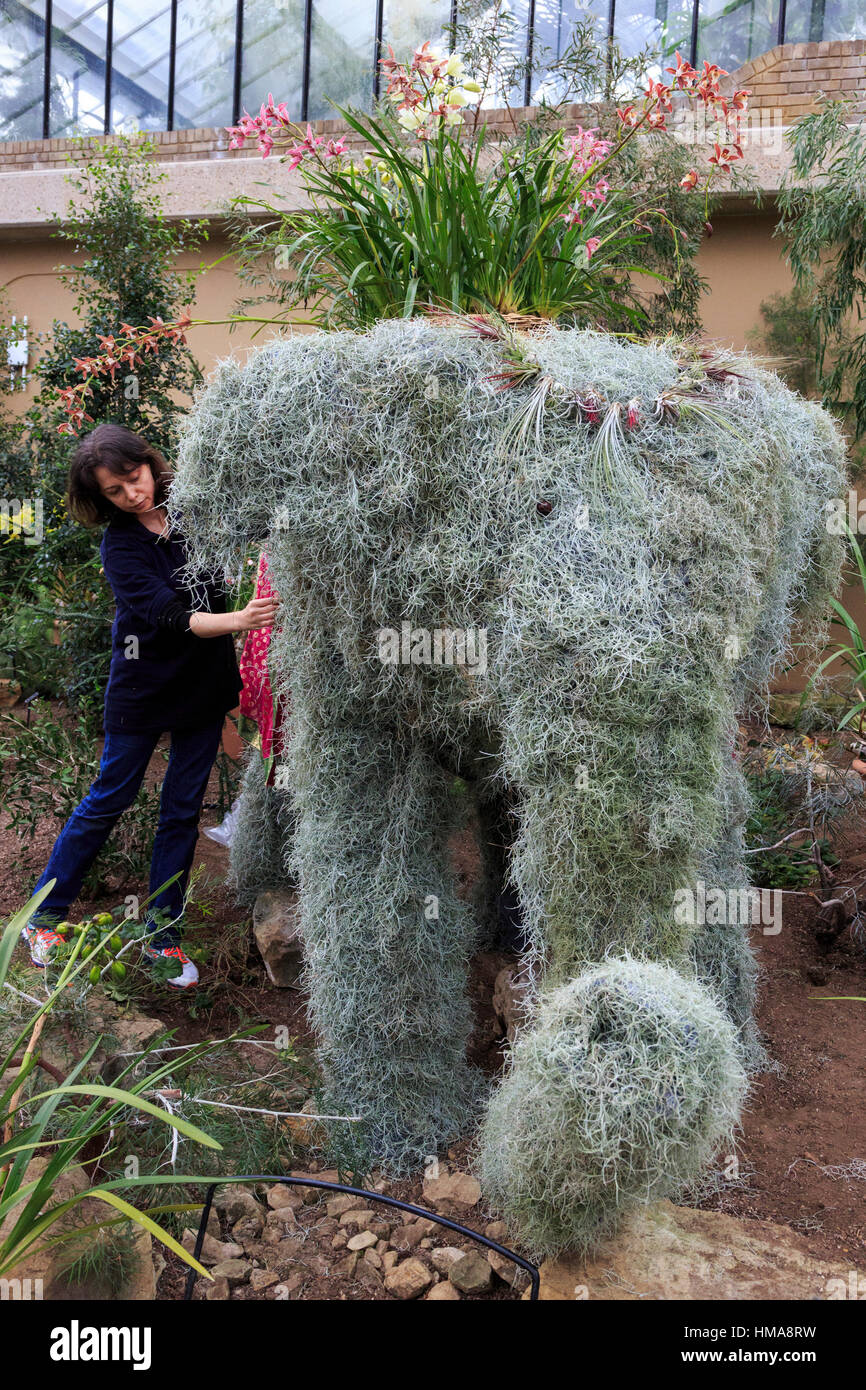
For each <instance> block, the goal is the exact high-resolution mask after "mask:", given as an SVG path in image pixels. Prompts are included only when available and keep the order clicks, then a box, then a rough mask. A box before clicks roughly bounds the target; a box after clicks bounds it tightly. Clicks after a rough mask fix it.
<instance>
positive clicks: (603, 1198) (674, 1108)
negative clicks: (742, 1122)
mask: <svg viewBox="0 0 866 1390" xmlns="http://www.w3.org/2000/svg"><path fill="white" fill-rule="evenodd" d="M746 1088H747V1082H746V1076H745V1072H744V1070H743V1067H742V1064H741V1060H740V1048H739V1046H738V1039H737V1035H736V1031H735V1029H734V1027H733V1025H732V1024H731V1022H730V1020H729V1019H728V1018H727V1017H726V1016H725V1014H723V1013H722V1011H721V1010H720V1009H719V1007H718V1005H717V1004H716V1002H715V1000H714V998H713V996H712V995H711V994H710V992H709V991H708V990H707V989H705V988H704V986H703V985H701V984H698V983H697V982H696V981H694V980H690V979H686V978H684V977H683V976H681V975H679V974H678V973H677V972H676V971H675V970H674V969H672V968H671V967H670V966H667V965H660V964H655V963H653V962H649V961H643V960H637V959H632V958H625V959H609V960H606V961H604V962H603V963H602V964H600V965H597V966H594V967H593V968H591V969H589V970H586V971H584V972H583V973H582V974H581V975H578V976H577V977H576V978H575V979H573V980H570V981H569V982H568V983H567V984H565V985H562V986H560V987H558V988H557V989H555V990H553V991H551V992H550V993H549V994H547V995H546V996H544V997H542V999H541V1000H540V1001H539V1005H538V1009H537V1013H536V1017H535V1020H534V1022H533V1024H532V1025H531V1026H529V1027H527V1028H526V1029H525V1030H524V1031H522V1032H521V1033H520V1034H519V1035H518V1038H517V1042H516V1044H515V1047H514V1052H513V1054H512V1059H511V1063H510V1067H509V1070H508V1073H507V1075H506V1076H505V1079H504V1080H503V1082H502V1083H501V1085H500V1086H499V1088H498V1090H497V1091H496V1092H495V1094H494V1095H493V1097H492V1099H491V1102H490V1105H489V1108H488V1111H487V1114H486V1117H485V1119H484V1122H483V1125H482V1129H481V1163H480V1168H481V1172H480V1176H481V1183H482V1187H483V1189H484V1194H485V1197H486V1198H487V1200H488V1201H489V1202H490V1203H491V1204H492V1205H495V1206H497V1207H499V1209H500V1210H501V1211H502V1212H503V1215H504V1217H505V1219H506V1221H507V1222H508V1223H509V1225H510V1226H511V1227H512V1229H513V1231H514V1234H515V1235H516V1236H517V1237H518V1238H519V1239H520V1240H521V1241H522V1242H523V1243H524V1245H525V1246H526V1247H527V1248H528V1249H529V1250H531V1251H532V1253H533V1254H534V1255H535V1256H536V1257H538V1258H543V1257H545V1256H548V1255H552V1254H556V1253H558V1252H560V1251H562V1250H565V1249H569V1250H576V1251H580V1252H585V1251H587V1250H589V1249H591V1248H592V1247H593V1246H594V1245H595V1244H597V1243H598V1241H599V1240H600V1239H602V1238H603V1237H604V1236H605V1235H607V1234H609V1233H610V1232H611V1230H613V1229H614V1227H615V1226H616V1223H617V1220H618V1218H619V1216H620V1215H621V1213H622V1212H623V1211H625V1210H626V1209H628V1208H629V1207H630V1206H633V1205H635V1204H636V1203H638V1202H647V1201H651V1200H656V1199H658V1198H660V1197H674V1196H676V1195H678V1194H679V1193H680V1192H681V1191H682V1189H683V1188H684V1187H685V1186H686V1185H687V1184H688V1183H690V1182H693V1181H694V1180H695V1179H696V1178H697V1177H698V1176H699V1175H700V1173H701V1172H702V1170H703V1169H704V1168H705V1167H706V1166H707V1164H708V1163H709V1162H710V1160H711V1159H712V1157H713V1155H714V1153H715V1152H716V1150H717V1149H718V1147H719V1145H720V1144H721V1143H722V1142H723V1140H724V1139H725V1138H726V1137H728V1136H730V1135H731V1133H732V1131H733V1128H734V1126H735V1125H736V1123H737V1120H738V1118H739V1113H740V1107H741V1105H742V1102H743V1099H744V1097H745V1093H746Z"/></svg>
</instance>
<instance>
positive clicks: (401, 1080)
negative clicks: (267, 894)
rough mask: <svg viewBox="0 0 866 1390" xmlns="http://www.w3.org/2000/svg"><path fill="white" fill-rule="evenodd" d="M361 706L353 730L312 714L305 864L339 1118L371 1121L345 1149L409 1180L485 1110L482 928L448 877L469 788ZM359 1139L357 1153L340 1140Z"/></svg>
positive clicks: (318, 1006) (349, 720) (299, 740)
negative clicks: (462, 796) (477, 969)
mask: <svg viewBox="0 0 866 1390" xmlns="http://www.w3.org/2000/svg"><path fill="white" fill-rule="evenodd" d="M307 688H308V689H309V688H310V687H309V686H308V687H307ZM331 688H332V689H333V682H332V687H331ZM347 704H348V709H347V708H346V705H343V706H341V712H342V717H339V718H338V717H337V715H336V711H335V710H333V709H330V708H329V706H328V703H327V697H325V698H322V700H321V702H320V703H318V704H317V703H316V701H315V700H314V699H309V700H307V701H306V702H305V703H303V704H302V703H300V702H299V703H298V705H296V708H295V711H294V715H293V722H294V725H295V730H296V733H295V736H294V737H293V739H292V740H291V742H290V744H289V749H288V755H289V761H290V765H291V781H292V788H293V796H294V802H295V808H296V811H297V815H298V824H297V830H296V834H295V837H294V841H293V845H292V854H291V864H292V867H293V869H294V871H295V872H296V874H297V876H298V879H299V883H300V910H301V933H302V937H303V942H304V950H305V981H306V985H307V987H308V990H309V997H310V1013H311V1019H312V1022H313V1024H314V1027H315V1029H316V1032H317V1035H318V1038H319V1042H320V1058H321V1062H322V1067H323V1072H324V1077H325V1105H326V1113H329V1114H335V1115H340V1116H344V1117H360V1118H359V1119H358V1120H349V1121H347V1120H341V1121H333V1122H332V1123H331V1124H330V1125H329V1130H330V1137H331V1139H332V1141H334V1142H335V1143H337V1144H338V1152H339V1151H342V1152H343V1153H346V1152H349V1151H351V1152H352V1154H353V1155H355V1156H356V1157H357V1155H358V1154H359V1153H360V1154H362V1155H363V1157H364V1161H368V1162H376V1163H380V1164H382V1165H383V1166H384V1167H385V1168H387V1169H390V1170H391V1171H394V1172H398V1171H401V1170H402V1171H405V1170H408V1169H409V1168H411V1167H413V1166H416V1165H417V1164H418V1163H419V1162H422V1161H424V1160H425V1159H426V1158H428V1157H429V1156H432V1155H434V1154H435V1153H436V1152H437V1151H438V1150H439V1149H440V1148H441V1147H442V1146H443V1145H446V1144H447V1143H449V1142H450V1141H453V1140H454V1138H455V1137H457V1136H458V1135H460V1134H465V1133H466V1131H467V1122H468V1121H469V1118H470V1115H471V1113H472V1111H473V1109H474V1107H475V1105H476V1103H477V1101H478V1100H479V1099H480V1094H481V1078H480V1074H478V1073H476V1072H475V1071H474V1069H472V1068H470V1066H469V1064H468V1062H467V1059H466V1045H467V1041H468V1037H469V1033H470V1028H471V1009H470V1004H469V1000H468V997H467V975H468V964H469V957H470V954H471V951H472V949H473V945H474V938H475V934H476V924H475V921H474V916H473V913H472V911H471V908H470V906H469V905H468V904H466V903H463V902H461V901H460V900H459V898H458V897H457V893H456V890H455V884H454V882H453V880H452V876H451V872H450V869H449V864H448V853H447V842H448V836H449V833H450V831H451V829H452V827H453V824H454V819H455V814H456V812H455V798H454V796H453V793H452V787H453V778H452V777H451V776H449V775H448V774H447V773H446V772H444V771H443V769H442V768H441V767H440V766H439V765H438V764H437V763H436V761H435V760H434V759H433V758H432V757H431V756H430V754H429V751H428V750H427V748H426V747H425V746H423V745H422V744H420V743H418V742H415V741H413V739H412V737H411V734H407V732H406V729H405V726H401V727H387V726H384V725H379V724H377V723H376V720H375V712H374V711H372V710H371V706H370V704H369V703H368V702H364V701H361V700H359V701H358V703H357V705H354V704H353V703H352V701H351V699H350V700H348V701H347ZM347 716H349V717H347ZM349 1123H350V1124H351V1125H352V1132H351V1139H350V1141H349V1142H350V1145H351V1150H349V1148H348V1147H346V1146H345V1145H339V1141H340V1139H341V1138H342V1137H343V1136H344V1135H346V1133H347V1132H346V1130H342V1132H341V1133H336V1132H337V1131H340V1130H341V1127H342V1126H343V1125H344V1124H349ZM347 1138H348V1136H347Z"/></svg>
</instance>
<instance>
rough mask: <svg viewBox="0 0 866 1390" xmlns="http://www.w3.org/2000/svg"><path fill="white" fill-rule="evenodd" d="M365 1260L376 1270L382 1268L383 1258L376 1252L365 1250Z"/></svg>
mask: <svg viewBox="0 0 866 1390" xmlns="http://www.w3.org/2000/svg"><path fill="white" fill-rule="evenodd" d="M364 1260H365V1261H366V1263H367V1264H368V1265H372V1266H373V1268H374V1269H381V1268H382V1256H381V1255H379V1254H377V1253H376V1251H375V1250H365V1251H364Z"/></svg>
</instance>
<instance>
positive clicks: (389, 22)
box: [382, 0, 451, 87]
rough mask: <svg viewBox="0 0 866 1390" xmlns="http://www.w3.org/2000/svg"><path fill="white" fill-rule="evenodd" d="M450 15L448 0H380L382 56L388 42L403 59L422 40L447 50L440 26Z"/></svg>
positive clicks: (399, 58)
mask: <svg viewBox="0 0 866 1390" xmlns="http://www.w3.org/2000/svg"><path fill="white" fill-rule="evenodd" d="M450 18H451V4H450V0H384V5H383V8H382V57H383V58H387V56H388V44H390V45H391V47H392V48H393V50H394V56H395V57H396V58H397V59H398V60H399V61H401V62H405V61H406V60H407V59H409V58H411V56H412V54H413V53H414V52H415V49H416V48H420V47H421V45H422V43H424V41H425V39H429V41H430V47H431V48H442V49H447V48H448V47H449V44H448V39H447V37H446V35H445V34H443V32H442V29H443V27H444V26H445V25H446V24H447V23H448V22H449V20H450ZM382 85H383V87H384V84H382Z"/></svg>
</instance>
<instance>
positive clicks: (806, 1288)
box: [523, 1201, 866, 1303]
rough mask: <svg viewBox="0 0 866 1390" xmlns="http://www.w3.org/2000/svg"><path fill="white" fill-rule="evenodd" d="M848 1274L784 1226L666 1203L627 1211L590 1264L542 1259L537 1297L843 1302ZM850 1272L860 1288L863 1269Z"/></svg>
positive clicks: (865, 1276) (865, 1273) (570, 1258)
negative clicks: (612, 1235) (630, 1211)
mask: <svg viewBox="0 0 866 1390" xmlns="http://www.w3.org/2000/svg"><path fill="white" fill-rule="evenodd" d="M852 1269H854V1266H853V1264H852V1262H851V1261H850V1259H849V1261H848V1262H847V1263H846V1264H844V1265H843V1264H837V1263H836V1262H835V1261H832V1260H830V1259H828V1258H827V1257H826V1256H825V1255H823V1254H819V1253H817V1252H816V1251H814V1250H813V1249H812V1248H811V1247H810V1243H809V1240H808V1238H807V1237H806V1236H804V1235H801V1234H800V1233H799V1232H797V1231H792V1230H791V1228H790V1227H789V1226H780V1225H777V1224H776V1223H775V1222H773V1221H764V1220H754V1221H751V1220H750V1221H743V1220H739V1219H738V1218H737V1217H734V1216H728V1215H727V1214H726V1213H724V1212H719V1211H696V1210H694V1209H693V1208H691V1207H677V1206H674V1205H673V1203H672V1202H667V1201H664V1202H654V1203H653V1204H652V1205H651V1206H648V1207H641V1208H639V1209H638V1210H637V1211H635V1212H633V1213H632V1214H631V1215H630V1216H629V1217H628V1218H627V1219H626V1220H625V1221H624V1222H623V1223H622V1225H621V1227H620V1229H619V1231H618V1232H617V1234H616V1235H615V1236H614V1237H613V1238H612V1239H610V1240H609V1241H606V1242H605V1243H604V1244H603V1245H602V1246H600V1247H599V1249H598V1251H597V1252H596V1253H595V1255H594V1256H593V1257H592V1258H591V1259H590V1260H588V1261H583V1260H581V1259H579V1258H578V1257H577V1256H568V1255H566V1256H560V1257H559V1258H558V1259H556V1260H547V1261H546V1262H545V1263H544V1264H543V1265H542V1266H541V1271H540V1273H541V1289H540V1294H539V1297H540V1298H542V1299H546V1300H550V1301H554V1300H556V1301H565V1300H567V1301H568V1302H570V1303H573V1302H574V1299H575V1297H581V1298H590V1299H607V1300H610V1301H614V1302H619V1301H630V1300H632V1299H642V1300H645V1299H659V1300H668V1299H688V1300H692V1299H696V1300H703V1301H713V1302H718V1301H719V1300H723V1301H724V1300H731V1301H734V1300H737V1301H740V1300H743V1301H747V1302H753V1301H764V1300H774V1299H784V1300H796V1301H798V1302H799V1301H803V1300H812V1299H819V1300H821V1299H832V1298H840V1297H845V1296H846V1292H845V1291H847V1290H848V1288H849V1283H850V1274H851V1271H852ZM854 1272H855V1274H856V1277H857V1280H858V1281H859V1286H860V1287H861V1288H862V1287H863V1286H864V1282H866V1269H862V1268H861V1269H860V1270H856V1269H855V1270H854ZM576 1291H579V1293H577V1292H576ZM523 1297H524V1298H525V1299H526V1298H528V1297H529V1290H527V1291H526V1293H525V1294H524V1295H523Z"/></svg>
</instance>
